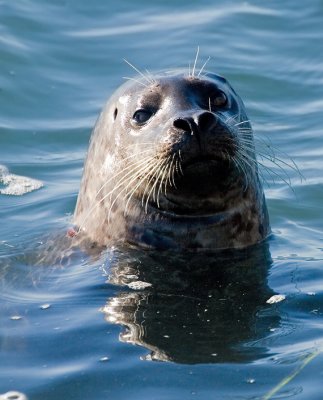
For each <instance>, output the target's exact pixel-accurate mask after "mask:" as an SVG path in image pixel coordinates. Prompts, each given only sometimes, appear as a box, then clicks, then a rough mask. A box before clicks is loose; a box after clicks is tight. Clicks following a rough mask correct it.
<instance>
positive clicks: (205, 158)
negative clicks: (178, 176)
mask: <svg viewBox="0 0 323 400" xmlns="http://www.w3.org/2000/svg"><path fill="white" fill-rule="evenodd" d="M224 161H225V158H224V157H223V156H222V157H221V156H220V155H217V156H216V155H214V154H213V155H200V156H197V157H193V158H191V159H189V160H187V161H185V162H183V164H182V168H183V169H188V168H190V167H193V166H194V167H196V166H201V167H203V166H211V165H212V166H216V165H218V164H220V163H223V162H224Z"/></svg>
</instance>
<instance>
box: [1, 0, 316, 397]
mask: <svg viewBox="0 0 323 400" xmlns="http://www.w3.org/2000/svg"><path fill="white" fill-rule="evenodd" d="M0 15H1V16H0V60H1V62H0V109H1V116H0V144H1V145H0V164H1V165H5V166H6V167H7V168H8V169H9V171H10V173H13V174H17V175H23V176H28V177H31V178H34V179H38V180H41V181H43V182H44V187H43V188H42V189H40V190H38V191H34V192H32V193H29V194H26V195H24V196H5V195H0V205H1V207H0V215H1V225H0V263H1V272H0V274H1V292H0V293H1V294H0V304H1V314H0V320H1V323H0V346H1V352H0V393H4V392H7V391H9V390H18V391H21V392H23V393H25V394H26V395H27V396H28V397H29V399H31V400H37V399H49V400H50V399H82V400H83V399H84V400H85V399H106V398H113V399H124V398H127V397H128V398H132V399H136V398H138V399H139V398H140V399H158V400H161V399H191V398H192V399H194V398H196V399H256V398H266V397H264V396H265V395H266V393H267V394H268V393H269V395H268V396H267V398H290V397H292V398H297V399H309V398H310V399H314V400H315V399H321V398H322V396H321V379H322V376H321V375H322V365H323V356H322V355H321V353H320V351H321V349H322V326H323V325H322V307H323V291H322V287H323V272H322V271H323V270H322V266H323V261H322V249H323V227H322V221H321V218H320V215H321V204H322V203H321V201H322V194H323V180H322V172H321V171H322V167H323V165H322V160H321V154H322V151H323V139H322V137H323V136H322V134H321V123H322V111H321V110H322V106H323V100H322V86H323V72H322V71H323V56H322V44H321V40H322V35H323V27H322V23H321V21H322V17H323V3H322V1H321V0H312V1H311V2H308V3H306V4H305V3H304V2H295V1H292V0H287V1H285V2H279V1H277V0H273V1H270V2H265V3H264V2H260V1H257V0H253V1H249V2H240V1H225V0H221V1H218V2H217V3H216V4H215V3H214V2H213V1H210V0H203V1H200V2H198V3H197V2H196V3H195V2H192V4H188V3H187V2H184V1H182V0H177V1H172V2H171V1H161V0H160V1H155V2H153V3H152V2H148V1H140V2H139V1H123V2H109V4H108V3H107V2H101V1H99V0H94V1H92V2H85V1H74V0H71V1H68V0H66V1H64V0H55V1H51V2H49V1H48V2H47V1H40V0H20V1H19V2H5V1H0ZM198 45H199V46H200V48H201V50H200V55H201V61H200V63H201V64H202V62H203V60H205V59H206V58H207V57H208V56H211V57H212V60H211V61H210V63H209V67H208V68H209V69H210V70H212V71H215V72H217V73H220V74H222V75H225V76H226V77H227V78H228V79H229V80H230V82H231V83H232V84H233V86H234V87H235V89H236V90H237V91H238V92H239V93H240V95H241V97H242V98H243V99H244V101H245V104H246V107H247V110H248V114H249V116H250V119H251V120H252V122H253V126H254V129H255V131H256V134H257V136H258V137H259V138H261V137H265V136H267V137H269V138H270V140H271V141H272V143H273V144H274V146H275V147H277V148H278V149H279V150H280V151H281V152H283V153H281V157H282V159H283V160H285V161H288V158H287V156H285V154H284V153H288V155H289V156H290V157H292V158H293V159H294V160H295V162H296V163H297V165H298V167H299V169H300V170H301V172H302V174H303V175H304V177H305V178H306V180H303V182H301V180H300V179H299V176H298V174H297V173H296V172H295V171H293V170H291V169H287V170H288V175H289V177H290V180H291V185H292V188H293V190H291V189H290V188H289V186H288V184H287V183H286V182H284V181H282V180H280V179H274V180H273V181H271V182H270V185H269V186H268V187H267V186H266V196H267V203H268V208H269V213H270V218H271V225H272V229H273V237H272V238H271V239H270V241H269V243H268V245H269V248H262V249H256V250H253V251H251V253H250V254H248V256H247V257H245V259H244V261H241V260H240V259H239V257H238V258H237V259H234V258H232V259H231V262H229V263H227V262H226V264H225V267H226V272H223V270H222V272H221V273H223V275H222V276H218V275H217V271H219V268H217V265H218V264H219V263H220V262H221V260H214V259H193V262H192V263H191V264H189V265H187V263H185V260H172V258H171V257H170V258H167V260H165V259H164V258H163V257H160V258H159V259H156V258H148V259H147V260H144V262H143V266H142V268H138V267H137V264H136V260H137V259H138V257H139V256H138V254H136V252H135V251H134V253H133V252H132V251H130V250H124V251H121V253H118V252H116V251H115V250H114V251H113V250H110V251H109V252H108V254H106V253H105V254H102V255H101V256H99V257H90V256H86V255H79V256H75V257H74V258H73V257H72V259H71V260H70V262H69V264H65V263H63V262H62V263H60V265H59V266H57V263H56V266H54V264H55V263H49V264H47V265H35V264H36V260H39V254H41V252H42V251H43V250H42V249H43V244H42V243H43V242H47V241H48V240H49V239H48V238H53V237H55V236H56V234H57V235H58V236H59V233H60V232H64V231H65V230H66V228H67V227H68V226H69V221H70V218H71V215H72V213H73V209H74V206H75V202H76V196H77V192H78V188H79V182H80V177H81V173H82V164H83V160H84V157H85V152H86V149H87V144H88V139H89V135H90V131H91V128H92V126H93V124H94V122H95V119H96V118H97V115H98V113H99V111H100V109H101V107H102V105H103V103H104V101H105V99H106V98H107V97H108V96H109V94H110V93H112V92H113V90H114V89H115V88H116V87H117V86H119V84H120V83H121V82H122V77H123V76H129V75H130V74H132V71H131V70H130V69H129V66H128V65H127V64H126V63H124V62H123V61H122V59H123V58H127V59H128V60H129V61H131V62H133V63H134V64H136V65H138V66H139V67H140V68H148V69H150V70H159V69H163V68H174V67H186V66H187V67H188V63H189V62H191V63H192V62H193V60H194V57H195V53H196V48H197V46H198ZM201 64H200V65H201ZM273 171H276V172H277V173H279V172H280V171H279V168H277V167H275V168H274V169H273ZM264 174H265V175H267V178H270V177H269V176H268V173H266V170H265V171H264ZM274 178H275V176H274ZM269 180H270V179H269ZM54 247H55V243H54ZM56 248H57V244H56ZM58 248H59V245H58ZM147 257H148V256H147ZM116 260H117V261H118V262H116ZM192 266H193V267H194V266H196V269H195V268H192ZM222 266H223V265H222ZM248 266H249V267H250V266H251V268H248ZM235 267H241V268H235ZM267 270H268V276H267ZM250 271H254V272H252V273H251V274H250V275H248V273H250ZM107 274H109V277H110V278H109V282H107V280H108V276H107ZM129 275H134V276H135V277H137V279H138V280H142V281H146V282H151V283H153V286H152V287H146V288H140V287H139V288H137V289H136V290H135V289H131V288H129V287H128V286H127V284H128V283H129V282H128V281H127V279H128V278H127V277H129ZM165 276H167V277H169V279H165ZM206 276H207V277H209V279H206V278H205V277H206ZM252 279H254V280H252ZM250 282H252V283H253V282H254V284H252V285H250ZM155 287H158V290H155ZM273 294H283V295H285V296H286V299H285V300H284V301H282V302H280V303H276V304H274V305H268V304H266V302H265V301H266V299H268V298H269V297H271V296H272V295H273ZM131 343H132V344H135V345H134V346H133V345H131ZM311 355H312V356H313V357H312V358H309V357H311ZM151 359H153V361H150V360H151ZM158 360H162V361H163V362H158ZM294 373H295V374H294ZM293 374H294V375H293ZM286 377H289V378H290V381H287V380H286V381H284V382H283V384H282V385H281V387H280V388H278V387H277V385H278V384H279V383H280V382H281V381H282V380H283V379H284V378H286ZM274 388H277V389H279V390H277V391H276V392H275V393H273V392H272V393H271V394H270V391H271V390H272V389H274Z"/></svg>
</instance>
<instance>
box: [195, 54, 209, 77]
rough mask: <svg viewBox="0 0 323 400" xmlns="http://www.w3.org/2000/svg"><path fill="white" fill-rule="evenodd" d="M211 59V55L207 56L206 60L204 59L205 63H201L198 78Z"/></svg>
mask: <svg viewBox="0 0 323 400" xmlns="http://www.w3.org/2000/svg"><path fill="white" fill-rule="evenodd" d="M210 60H211V57H208V58H207V60H206V61H205V63H204V64H203V65H202V68H201V69H200V71H199V73H198V75H197V77H198V78H199V76H200V75H201V74H202V72H203V70H204V68H205V67H206V65H207V63H208V62H209V61H210Z"/></svg>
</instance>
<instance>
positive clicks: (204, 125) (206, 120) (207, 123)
mask: <svg viewBox="0 0 323 400" xmlns="http://www.w3.org/2000/svg"><path fill="white" fill-rule="evenodd" d="M216 123H217V118H216V116H215V115H214V114H213V113H210V112H204V113H203V114H201V115H199V117H198V127H199V128H200V130H201V131H202V132H203V131H207V130H209V129H210V128H212V127H214V126H215V125H216Z"/></svg>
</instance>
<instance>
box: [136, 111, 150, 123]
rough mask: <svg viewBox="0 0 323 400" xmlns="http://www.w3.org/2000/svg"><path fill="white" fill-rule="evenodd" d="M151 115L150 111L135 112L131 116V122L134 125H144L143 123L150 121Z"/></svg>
mask: <svg viewBox="0 0 323 400" xmlns="http://www.w3.org/2000/svg"><path fill="white" fill-rule="evenodd" d="M152 115H153V112H152V111H150V110H143V109H141V110H137V111H136V112H135V113H134V114H133V117H132V120H133V121H134V122H135V123H136V124H138V125H141V124H144V123H145V122H147V121H148V120H149V119H150V117H151V116H152Z"/></svg>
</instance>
